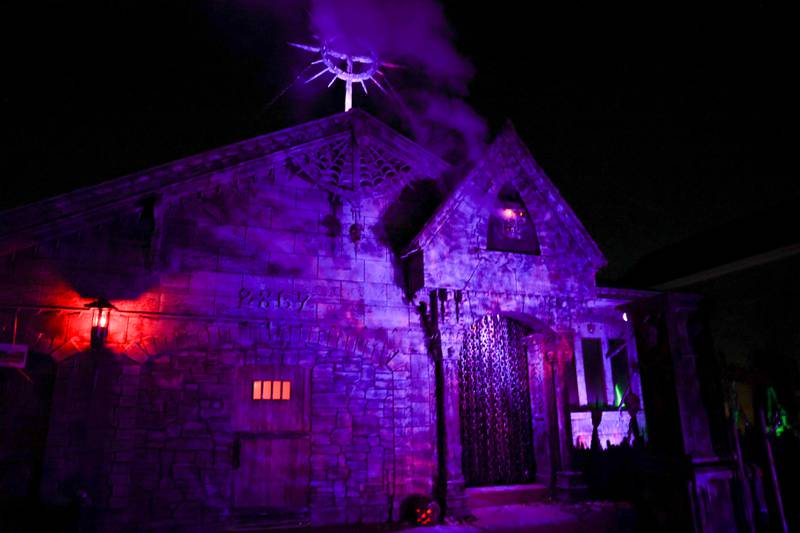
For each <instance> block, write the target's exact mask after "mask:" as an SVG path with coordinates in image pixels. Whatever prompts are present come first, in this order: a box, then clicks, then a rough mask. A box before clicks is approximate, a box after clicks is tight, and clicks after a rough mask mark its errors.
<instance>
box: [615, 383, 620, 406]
mask: <svg viewBox="0 0 800 533" xmlns="http://www.w3.org/2000/svg"><path fill="white" fill-rule="evenodd" d="M614 405H616V406H617V408H620V407H622V390H620V388H619V384H616V385H614Z"/></svg>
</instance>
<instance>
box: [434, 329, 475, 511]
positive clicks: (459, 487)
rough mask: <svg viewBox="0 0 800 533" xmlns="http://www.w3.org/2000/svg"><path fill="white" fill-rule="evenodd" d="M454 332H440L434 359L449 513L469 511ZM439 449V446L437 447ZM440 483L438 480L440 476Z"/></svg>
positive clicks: (457, 351)
mask: <svg viewBox="0 0 800 533" xmlns="http://www.w3.org/2000/svg"><path fill="white" fill-rule="evenodd" d="M458 337H459V336H458V334H457V333H456V332H446V331H445V332H442V360H441V361H440V362H437V366H439V369H437V373H438V374H439V375H440V376H441V382H440V383H437V387H441V389H440V390H441V392H442V410H443V413H442V415H443V416H442V420H440V421H439V422H438V424H439V435H440V436H439V438H440V439H443V440H444V442H443V444H444V446H443V448H444V454H445V461H444V465H445V469H444V470H445V471H444V472H440V476H442V475H443V476H444V478H445V479H444V481H445V483H444V486H443V489H444V491H445V495H444V496H445V504H446V505H447V514H448V515H450V516H465V515H467V514H469V509H468V508H467V504H466V496H465V494H464V473H463V471H462V468H461V417H460V414H459V396H460V391H459V377H458V376H459V372H458V361H459V356H460V354H459V348H458V346H457V345H458ZM439 449H440V450H441V449H442V446H440V447H439ZM440 483H441V480H440Z"/></svg>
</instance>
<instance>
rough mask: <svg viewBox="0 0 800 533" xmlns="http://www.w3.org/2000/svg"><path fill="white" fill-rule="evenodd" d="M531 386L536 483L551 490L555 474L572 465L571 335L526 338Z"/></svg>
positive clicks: (541, 335) (535, 335) (536, 335)
mask: <svg viewBox="0 0 800 533" xmlns="http://www.w3.org/2000/svg"><path fill="white" fill-rule="evenodd" d="M526 342H527V345H528V354H529V357H528V366H529V376H530V384H531V417H532V419H533V420H532V422H533V446H534V456H535V458H536V479H537V481H538V482H539V483H546V484H548V485H549V486H550V487H551V488H555V482H556V473H557V472H558V471H561V470H567V469H569V468H570V467H571V465H572V427H571V426H572V424H571V420H570V414H569V388H568V386H567V381H566V379H567V376H568V375H569V373H568V372H567V365H568V364H569V363H570V361H571V360H572V357H573V356H574V354H573V349H572V335H571V334H570V333H561V334H539V333H537V334H533V335H529V336H528V337H526Z"/></svg>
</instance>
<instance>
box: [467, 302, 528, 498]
mask: <svg viewBox="0 0 800 533" xmlns="http://www.w3.org/2000/svg"><path fill="white" fill-rule="evenodd" d="M526 333H527V330H526V329H525V328H524V326H522V325H521V324H519V323H518V322H515V321H513V320H510V319H507V318H504V317H501V316H499V315H487V316H485V317H483V318H482V319H480V320H479V321H477V322H475V323H474V324H473V325H472V326H470V327H468V328H467V332H466V334H465V336H464V344H463V346H462V348H461V358H460V360H459V380H460V381H459V393H460V401H459V413H460V415H461V448H462V467H463V472H464V480H465V482H466V485H467V486H468V487H477V486H488V485H512V484H516V483H530V482H532V481H533V479H534V474H535V464H534V455H533V444H532V427H531V406H530V393H529V386H528V355H527V349H526V347H525V343H524V342H523V337H524V336H525V334H526Z"/></svg>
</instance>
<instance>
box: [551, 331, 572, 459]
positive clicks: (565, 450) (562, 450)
mask: <svg viewBox="0 0 800 533" xmlns="http://www.w3.org/2000/svg"><path fill="white" fill-rule="evenodd" d="M572 347H573V341H572V334H571V333H569V332H561V333H559V334H558V336H556V338H555V339H553V346H552V350H548V351H549V352H551V353H552V354H554V355H553V360H554V361H553V364H554V366H555V378H556V386H555V392H556V413H557V414H558V453H559V462H560V464H561V470H569V469H571V468H572V419H571V417H570V413H569V384H568V383H567V378H568V376H569V375H570V373H569V372H567V367H568V365H570V364H571V363H572V358H573V357H574V353H573V348H572Z"/></svg>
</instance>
